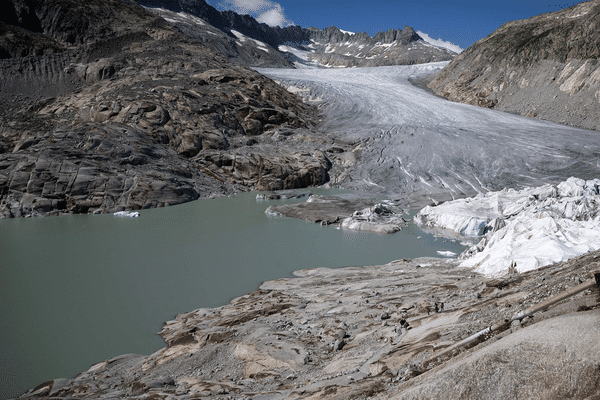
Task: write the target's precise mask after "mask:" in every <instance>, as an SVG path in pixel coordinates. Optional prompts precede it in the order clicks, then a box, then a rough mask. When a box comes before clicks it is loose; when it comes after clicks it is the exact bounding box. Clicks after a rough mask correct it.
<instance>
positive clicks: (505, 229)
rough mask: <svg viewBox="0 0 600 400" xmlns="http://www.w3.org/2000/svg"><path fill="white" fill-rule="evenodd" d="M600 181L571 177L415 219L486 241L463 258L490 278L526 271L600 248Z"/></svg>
mask: <svg viewBox="0 0 600 400" xmlns="http://www.w3.org/2000/svg"><path fill="white" fill-rule="evenodd" d="M599 191H600V179H594V180H588V181H585V180H583V179H578V178H569V179H568V180H567V181H565V182H561V183H560V184H558V185H549V184H548V185H544V186H541V187H536V188H525V189H523V190H519V191H517V190H513V189H504V190H501V191H499V192H490V193H487V194H485V195H478V196H476V197H472V198H466V199H460V200H454V201H449V202H446V203H443V204H441V205H439V206H435V207H432V206H427V207H425V208H423V209H422V210H421V211H420V212H419V213H418V214H417V215H416V216H415V218H414V220H415V223H417V224H418V225H420V226H423V227H430V228H442V229H448V230H452V231H454V232H456V233H459V234H461V235H463V236H471V237H478V236H483V239H481V241H480V242H479V243H478V244H476V245H475V246H473V247H471V248H470V249H468V250H467V251H465V252H464V253H463V254H461V256H460V258H461V259H463V260H464V261H463V262H462V263H461V266H462V267H470V268H474V269H475V270H476V271H478V272H481V273H483V274H485V275H488V276H494V275H501V274H504V273H505V272H507V271H508V268H509V267H510V265H511V263H512V262H513V261H514V262H515V263H516V269H517V271H518V272H525V271H529V270H532V269H536V268H539V267H542V266H545V265H549V264H552V263H555V262H560V261H565V260H567V259H569V258H571V257H575V256H578V255H582V254H585V253H587V252H590V251H594V250H598V249H600V195H599Z"/></svg>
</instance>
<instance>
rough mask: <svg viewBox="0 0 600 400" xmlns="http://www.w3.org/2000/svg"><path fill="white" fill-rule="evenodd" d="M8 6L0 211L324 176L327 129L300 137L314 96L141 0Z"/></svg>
mask: <svg viewBox="0 0 600 400" xmlns="http://www.w3.org/2000/svg"><path fill="white" fill-rule="evenodd" d="M9 6H12V12H10V13H6V14H3V15H4V16H6V17H5V18H3V19H2V22H3V23H4V26H7V27H8V28H7V29H5V30H3V31H2V32H3V34H2V36H1V37H0V43H9V42H10V43H13V44H14V43H16V44H14V45H11V46H12V47H11V46H6V47H2V48H3V49H4V50H3V54H4V55H5V58H6V59H4V60H0V69H1V71H2V73H1V74H0V217H19V216H31V215H48V214H59V213H92V212H93V213H97V212H114V211H118V210H122V209H141V208H149V207H159V206H165V205H173V204H178V203H182V202H186V201H190V200H194V199H197V198H202V197H212V196H218V195H223V194H227V193H232V192H233V191H235V190H245V188H256V189H283V188H293V187H300V186H309V185H319V184H322V183H324V182H326V181H327V180H328V175H327V170H328V169H329V168H330V163H329V160H327V158H326V157H325V155H324V154H323V153H322V152H320V151H318V150H317V147H318V145H319V144H318V143H319V140H320V139H319V138H315V139H314V140H312V141H310V140H305V139H306V137H307V136H311V135H316V134H314V132H313V131H312V130H311V129H312V126H313V125H314V120H315V119H316V117H315V116H316V111H315V110H314V109H313V108H311V107H308V106H306V105H304V104H303V103H302V101H301V100H300V98H298V97H296V96H295V95H292V94H291V93H289V92H287V91H286V90H284V89H283V88H281V87H280V86H279V85H277V84H275V83H274V82H273V81H271V80H269V79H267V78H265V77H263V76H261V75H259V74H258V73H256V72H254V71H251V70H248V69H246V68H243V67H241V66H240V65H238V64H235V63H232V62H231V61H229V60H228V59H226V58H225V57H223V56H221V55H217V54H215V53H214V52H213V51H212V50H211V49H210V48H208V47H207V46H205V45H204V44H203V43H202V42H200V41H198V40H196V39H193V38H190V37H189V36H186V35H185V34H183V33H182V32H181V31H180V30H178V29H177V28H175V27H174V26H173V25H172V24H170V23H168V22H167V21H166V20H164V19H162V18H159V17H157V16H156V15H154V14H153V13H151V12H149V11H147V10H146V9H144V8H143V7H141V6H139V5H138V4H136V3H135V2H132V1H127V0H102V1H101V0H88V1H86V2H83V3H82V2H78V1H73V0H27V1H23V0H14V1H11V2H9ZM9 8H10V7H9ZM11 23H12V24H16V25H11ZM2 40H3V41H2ZM307 143H308V144H307Z"/></svg>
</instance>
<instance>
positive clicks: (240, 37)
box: [231, 29, 269, 53]
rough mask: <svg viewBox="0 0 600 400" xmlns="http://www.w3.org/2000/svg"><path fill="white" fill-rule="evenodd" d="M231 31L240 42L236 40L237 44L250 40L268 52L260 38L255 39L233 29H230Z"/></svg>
mask: <svg viewBox="0 0 600 400" xmlns="http://www.w3.org/2000/svg"><path fill="white" fill-rule="evenodd" d="M231 33H233V34H234V35H235V37H236V38H238V40H239V41H240V42H241V43H240V42H238V45H240V46H241V45H242V43H245V42H246V41H248V40H249V41H251V42H254V44H255V45H256V47H258V49H259V50H262V51H264V52H266V53H268V52H269V49H268V48H267V44H266V43H263V42H261V41H260V40H256V39H252V38H249V37H248V36H246V35H244V34H243V33H241V32H238V31H236V30H235V29H231Z"/></svg>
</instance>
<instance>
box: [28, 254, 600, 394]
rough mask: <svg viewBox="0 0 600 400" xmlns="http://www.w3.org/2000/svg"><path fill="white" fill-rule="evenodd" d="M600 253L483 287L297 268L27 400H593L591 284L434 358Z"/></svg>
mask: <svg viewBox="0 0 600 400" xmlns="http://www.w3.org/2000/svg"><path fill="white" fill-rule="evenodd" d="M599 260H600V253H599V252H595V253H590V254H588V255H585V256H583V257H579V258H577V259H573V260H570V261H568V262H564V263H560V264H555V265H552V266H548V267H544V268H541V269H540V270H536V271H530V272H526V273H523V274H513V275H507V276H504V277H501V278H498V279H487V278H484V277H483V276H481V275H477V274H474V273H473V272H472V271H471V270H469V269H464V268H463V269H460V268H457V267H456V262H455V261H452V260H442V259H437V258H421V259H415V260H397V261H393V262H390V263H388V264H386V265H380V266H367V267H349V268H341V269H327V268H318V269H307V270H302V271H297V272H296V273H295V275H296V278H290V279H278V280H275V281H270V282H265V283H264V284H263V285H262V286H261V287H260V289H259V290H257V291H255V292H252V293H250V294H248V295H245V296H241V297H239V298H237V299H234V300H232V301H231V303H230V304H228V305H226V306H222V307H219V308H215V309H198V310H195V311H191V312H188V313H183V314H180V315H178V316H177V317H176V318H175V319H174V320H172V321H168V322H167V323H165V325H164V326H163V328H162V330H161V332H160V335H161V336H162V337H163V338H164V340H165V344H166V345H165V347H164V348H162V349H161V350H159V351H157V352H156V353H154V354H151V355H149V356H146V357H144V356H135V355H123V356H120V357H116V358H113V359H111V360H107V361H103V362H100V363H97V364H95V365H93V366H92V367H91V368H90V369H89V370H87V371H85V372H82V373H81V374H79V375H77V376H75V377H73V378H72V379H66V380H65V379H57V380H54V381H49V382H46V383H43V384H41V385H39V386H38V387H36V388H34V389H32V391H31V392H30V393H29V394H28V395H26V396H25V397H24V398H42V397H45V396H48V395H50V394H51V395H52V396H53V398H80V399H86V398H106V399H117V398H124V397H129V398H133V399H150V398H152V399H167V398H173V397H174V396H175V397H176V398H180V399H197V398H210V399H219V398H231V399H244V398H254V399H317V398H318V399H365V398H379V399H387V398H394V399H395V398H407V399H413V398H414V399H416V398H442V399H446V398H448V399H449V398H465V399H471V398H472V399H475V398H477V399H479V398H482V399H492V398H503V397H506V398H515V399H526V398H532V397H535V398H539V399H558V398H577V399H583V398H595V397H597V396H598V395H599V394H600V393H599V391H598V390H599V389H598V388H599V386H598V383H599V379H600V372H599V370H598V355H599V352H600V348H599V347H598V335H599V331H598V330H597V329H596V327H597V326H598V323H599V320H600V313H599V309H598V304H599V303H598V300H599V299H598V289H597V288H594V289H593V290H592V289H590V290H588V291H585V292H582V293H580V294H578V295H576V296H575V297H573V298H570V299H567V300H565V301H563V302H561V303H557V304H556V305H554V306H552V307H550V308H549V309H548V310H547V311H544V312H539V313H537V314H535V315H533V316H532V317H527V318H526V319H524V320H522V321H521V322H520V323H519V324H518V325H514V326H512V328H511V327H510V324H509V323H508V322H507V323H506V325H505V326H504V330H500V331H499V333H497V334H496V335H495V336H493V337H488V338H486V339H487V340H485V341H483V342H481V343H477V342H476V343H474V347H471V348H463V349H459V350H458V351H457V352H456V353H455V354H454V355H452V356H450V357H446V358H445V359H442V360H439V359H438V360H436V361H435V362H429V363H424V360H425V359H426V358H427V357H429V356H431V355H433V354H436V353H438V352H439V351H440V350H442V349H444V348H446V347H448V346H449V345H452V344H454V343H455V342H457V341H459V340H461V339H464V338H466V337H468V336H470V335H472V334H474V333H476V332H478V331H480V330H482V329H484V328H486V327H488V326H490V325H491V324H493V323H497V322H498V321H509V319H510V318H511V317H512V316H513V315H515V314H516V313H517V312H519V311H521V310H523V309H525V308H527V307H530V306H532V305H534V304H538V303H540V302H541V301H544V300H546V299H548V298H549V297H551V296H554V295H556V294H558V293H561V292H562V291H564V290H566V289H569V288H571V287H574V286H576V285H578V284H579V283H580V282H585V281H587V280H588V279H589V278H590V272H593V271H597V270H599V269H600V263H599V262H598V261H599Z"/></svg>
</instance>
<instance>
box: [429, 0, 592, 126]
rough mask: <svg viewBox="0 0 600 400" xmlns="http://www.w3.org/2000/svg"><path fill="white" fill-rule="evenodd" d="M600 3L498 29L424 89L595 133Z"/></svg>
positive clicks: (568, 9) (583, 4)
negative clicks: (587, 129)
mask: <svg viewBox="0 0 600 400" xmlns="http://www.w3.org/2000/svg"><path fill="white" fill-rule="evenodd" d="M599 40H600V1H598V0H594V1H590V2H586V3H581V4H578V5H576V6H573V7H570V8H567V9H564V10H561V11H557V12H553V13H548V14H543V15H539V16H536V17H532V18H529V19H527V20H519V21H513V22H509V23H506V24H504V25H503V26H502V27H500V28H499V29H498V30H496V31H495V32H493V33H492V34H490V35H489V36H488V37H486V38H484V39H482V40H480V41H478V42H477V43H475V44H473V45H472V46H471V47H469V48H468V49H467V50H465V51H464V52H463V53H461V54H460V55H459V56H457V57H456V58H455V59H454V60H453V61H452V62H451V63H450V64H448V66H447V67H446V68H444V69H443V70H442V71H441V72H440V73H439V74H438V75H437V76H436V78H435V79H434V80H433V81H432V82H431V83H430V85H429V86H430V87H431V88H432V89H433V90H434V91H435V92H436V93H438V94H439V95H442V96H445V97H448V98H449V99H450V100H453V101H459V102H464V103H469V104H475V105H478V106H483V107H489V108H494V109H497V110H502V111H508V112H512V113H517V114H521V115H526V116H529V117H537V118H541V119H545V120H549V121H554V122H559V123H565V124H570V125H574V126H579V127H583V128H589V129H596V130H600V119H599V118H598V115H600V86H599V84H600V65H598V59H599V57H600V48H599V47H598V42H599Z"/></svg>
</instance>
